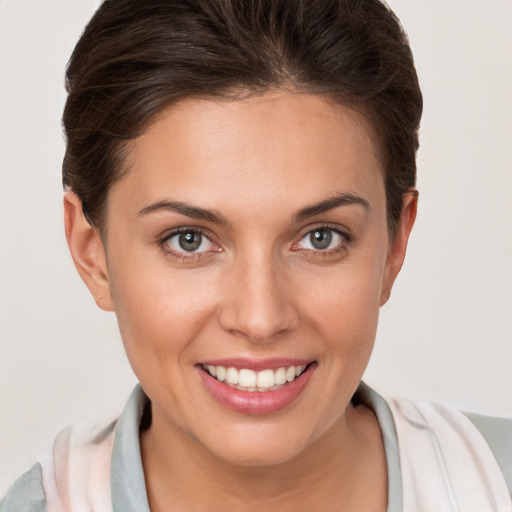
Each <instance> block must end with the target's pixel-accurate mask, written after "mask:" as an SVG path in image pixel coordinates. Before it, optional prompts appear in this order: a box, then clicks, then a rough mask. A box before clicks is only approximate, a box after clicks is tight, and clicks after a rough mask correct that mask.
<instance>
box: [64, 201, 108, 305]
mask: <svg viewBox="0 0 512 512" xmlns="http://www.w3.org/2000/svg"><path fill="white" fill-rule="evenodd" d="M64 225H65V229H66V240H67V241H68V246H69V250H70V251H71V257H72V258H73V261H74V262H75V266H76V269H77V270H78V273H79V274H80V277H81V278H82V280H83V281H84V283H85V284H86V286H87V288H89V291H90V292H91V294H92V296H93V297H94V300H95V301H96V304H98V306H99V307H100V308H101V309H103V310H105V311H113V306H112V298H111V295H110V283H109V280H108V273H107V258H106V253H105V248H104V246H103V242H102V240H101V237H100V234H99V232H98V230H97V229H95V228H93V227H92V226H91V225H90V224H89V222H88V221H87V219H86V218H85V216H84V214H83V211H82V202H81V201H80V199H78V196H77V195H76V194H75V193H74V192H71V191H69V192H66V193H65V195H64Z"/></svg>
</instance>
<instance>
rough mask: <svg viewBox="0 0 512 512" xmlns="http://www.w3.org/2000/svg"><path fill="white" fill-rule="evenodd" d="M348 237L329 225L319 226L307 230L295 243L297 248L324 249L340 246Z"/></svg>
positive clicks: (333, 248)
mask: <svg viewBox="0 0 512 512" xmlns="http://www.w3.org/2000/svg"><path fill="white" fill-rule="evenodd" d="M347 241H348V237H347V236H345V235H344V234H343V233H341V232H340V231H337V230H336V229H333V228H329V227H319V228H315V229H312V230H311V231H308V232H307V233H306V234H305V235H304V236H303V237H302V239H301V240H300V241H299V243H298V244H296V248H297V249H306V250H310V251H325V250H335V249H340V248H342V247H343V246H344V245H345V243H346V242H347Z"/></svg>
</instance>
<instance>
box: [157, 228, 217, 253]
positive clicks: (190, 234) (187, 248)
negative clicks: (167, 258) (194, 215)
mask: <svg viewBox="0 0 512 512" xmlns="http://www.w3.org/2000/svg"><path fill="white" fill-rule="evenodd" d="M165 243H166V244H167V245H168V246H169V247H170V248H171V249H172V250H173V251H174V252H176V253H180V254H184V253H201V252H208V251H212V250H214V249H215V244H214V243H213V242H212V241H211V240H209V239H208V238H207V237H206V236H205V235H203V233H201V231H197V230H194V229H187V230H183V231H179V232H178V233H174V234H172V235H171V236H170V237H169V238H168V239H167V240H166V242H165Z"/></svg>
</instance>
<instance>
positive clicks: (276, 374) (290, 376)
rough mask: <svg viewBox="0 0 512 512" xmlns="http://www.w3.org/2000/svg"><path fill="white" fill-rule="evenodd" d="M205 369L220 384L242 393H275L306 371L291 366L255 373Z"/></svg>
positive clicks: (221, 367) (231, 369) (221, 368)
mask: <svg viewBox="0 0 512 512" xmlns="http://www.w3.org/2000/svg"><path fill="white" fill-rule="evenodd" d="M203 368H204V369H205V370H207V371H208V372H209V374H210V375H211V376H212V377H215V378H216V379H217V380H218V381H220V382H225V383H226V384H227V385H228V386H230V387H232V388H236V389H240V390H242V391H273V390H275V389H279V388H280V387H281V386H283V385H284V384H286V383H287V382H292V381H293V380H295V379H296V378H297V377H298V376H299V375H301V374H302V373H303V372H304V370H305V369H306V365H303V366H289V367H282V368H278V369H277V370H271V369H268V370H262V371H259V372H255V371H253V370H248V369H247V368H242V369H240V370H237V369H236V368H233V367H232V366H230V367H228V368H226V367H224V366H213V365H203Z"/></svg>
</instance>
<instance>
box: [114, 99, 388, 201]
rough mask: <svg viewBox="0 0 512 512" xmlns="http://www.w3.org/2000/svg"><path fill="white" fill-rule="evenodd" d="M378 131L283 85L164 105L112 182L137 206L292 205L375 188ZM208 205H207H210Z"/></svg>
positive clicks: (378, 182)
mask: <svg viewBox="0 0 512 512" xmlns="http://www.w3.org/2000/svg"><path fill="white" fill-rule="evenodd" d="M376 141H377V137H376V136H375V133H374V131H373V128H372V126H371V125H370V123H369V122H368V121H367V120H366V119H365V118H364V117H363V116H362V115H361V114H359V113H358V112H356V111H354V110H352V109H350V108H348V107H344V106H341V105H339V104H337V103H334V102H332V101H330V100H328V99H326V98H324V97H321V96H318V95H312V94H303V93H295V92H285V91H273V92H267V93H265V94H263V95H260V96H252V97H249V98H247V99H243V100H222V101H218V100H211V99H196V98H190V99H186V100H182V101H181V102H180V103H178V104H177V105H174V106H172V107H171V108H168V109H166V110H165V111H163V112H162V113H161V114H160V115H159V116H157V118H156V119H155V120H154V122H153V123H152V124H151V125H150V127H149V128H148V129H147V130H146V132H145V133H144V134H143V135H141V136H140V137H138V138H137V139H135V140H134V141H132V143H131V144H130V146H129V148H128V151H127V159H126V164H127V167H128V172H127V174H126V176H125V178H123V179H122V180H120V182H118V183H117V184H115V185H114V187H113V192H114V193H116V189H119V190H121V191H122V193H123V194H128V195H131V196H132V197H131V199H132V200H133V201H132V202H134V203H137V205H138V206H139V207H142V206H144V203H147V202H150V201H154V200H155V199H158V198H159V196H162V197H166V196H168V195H171V196H173V197H178V199H180V200H184V201H192V202H197V201H198V200H200V201H202V202H203V203H206V204H205V206H212V207H215V208H218V207H219V205H221V204H222V205H224V207H225V208H228V207H229V205H230V204H231V203H232V202H233V201H234V200H235V199H237V200H238V203H240V202H243V203H245V204H246V206H247V208H249V206H250V205H259V207H260V208H261V207H262V206H263V205H264V204H266V203H268V204H270V203H272V202H275V201H282V199H283V197H284V196H285V197H286V199H287V202H288V203H289V204H290V206H292V205H293V203H297V204H296V206H297V208H300V206H301V205H302V204H303V203H304V202H306V203H311V202H312V201H314V200H316V199H317V198H318V199H322V198H324V197H325V196H326V195H332V193H333V192H348V193H357V194H358V195H361V194H363V195H366V196H369V197H368V199H372V196H375V195H376V194H377V195H379V194H381V193H382V192H383V171H382V166H381V163H380V159H379V154H378V144H377V142H376ZM214 203H216V204H214Z"/></svg>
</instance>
